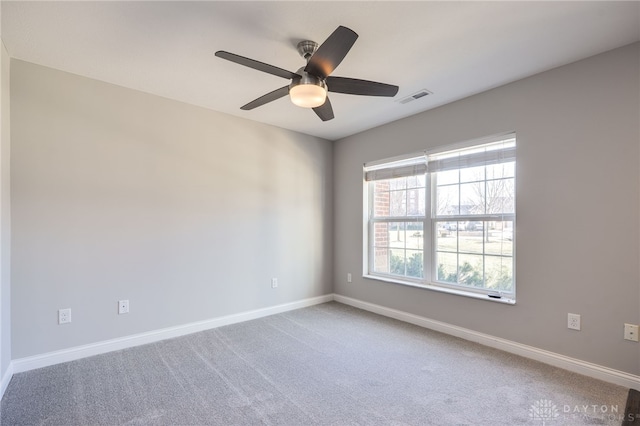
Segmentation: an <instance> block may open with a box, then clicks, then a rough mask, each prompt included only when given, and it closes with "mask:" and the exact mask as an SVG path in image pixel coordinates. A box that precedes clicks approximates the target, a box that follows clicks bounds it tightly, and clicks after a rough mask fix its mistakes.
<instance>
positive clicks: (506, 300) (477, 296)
mask: <svg viewBox="0 0 640 426" xmlns="http://www.w3.org/2000/svg"><path fill="white" fill-rule="evenodd" d="M362 278H366V279H370V280H376V281H383V282H387V283H391V284H400V285H406V286H408V287H415V288H421V289H425V290H431V291H437V292H440V293H447V294H454V295H456V296H464V297H470V298H472V299H479V300H487V301H489V302H497V303H503V304H506V305H515V304H516V301H515V299H512V298H508V297H504V296H503V297H501V298H500V299H498V298H494V297H489V296H487V295H486V294H479V293H474V292H471V291H464V290H456V289H452V288H447V287H440V286H438V285H435V284H418V283H412V282H409V281H402V280H395V279H393V278H389V277H381V276H377V275H366V274H365V275H363V276H362Z"/></svg>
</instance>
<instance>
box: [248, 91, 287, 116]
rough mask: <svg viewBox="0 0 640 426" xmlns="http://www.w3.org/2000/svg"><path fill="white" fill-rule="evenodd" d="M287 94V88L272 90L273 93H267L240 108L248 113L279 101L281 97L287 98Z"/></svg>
mask: <svg viewBox="0 0 640 426" xmlns="http://www.w3.org/2000/svg"><path fill="white" fill-rule="evenodd" d="M288 94H289V86H284V87H281V88H279V89H276V90H274V91H273V92H269V93H267V94H266V95H262V96H260V97H259V98H258V99H255V100H253V101H251V102H249V103H248V104H246V105H243V106H241V107H240V109H243V110H245V111H249V110H250V109H254V108H257V107H259V106H262V105H264V104H268V103H269V102H272V101H275V100H276V99H280V98H281V97H283V96H287V95H288Z"/></svg>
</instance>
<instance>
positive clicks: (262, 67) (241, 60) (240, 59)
mask: <svg viewBox="0 0 640 426" xmlns="http://www.w3.org/2000/svg"><path fill="white" fill-rule="evenodd" d="M216 56H217V57H218V58H222V59H226V60H227V61H231V62H235V63H236V64H240V65H244V66H245V67H249V68H253V69H254V70H258V71H262V72H266V73H267V74H272V75H276V76H278V77H282V78H289V79H292V78H294V77H300V76H299V75H298V74H296V73H293V72H291V71H287V70H284V69H282V68H278V67H275V66H273V65H269V64H265V63H264V62H260V61H256V60H254V59H249V58H245V57H244V56H240V55H236V54H235V53H229V52H225V51H224V50H218V51H217V52H216Z"/></svg>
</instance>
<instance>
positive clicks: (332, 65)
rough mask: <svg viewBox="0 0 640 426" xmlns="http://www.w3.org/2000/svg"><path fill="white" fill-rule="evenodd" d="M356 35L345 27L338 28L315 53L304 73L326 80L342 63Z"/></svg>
mask: <svg viewBox="0 0 640 426" xmlns="http://www.w3.org/2000/svg"><path fill="white" fill-rule="evenodd" d="M357 39H358V34H356V33H355V32H353V31H352V30H350V29H349V28H347V27H343V26H339V27H338V28H337V29H336V30H335V31H334V32H333V33H331V35H330V36H329V38H327V39H326V40H325V41H324V43H322V44H321V45H320V47H318V50H316V51H315V53H314V54H313V56H311V59H309V62H308V63H307V66H306V67H305V69H304V70H305V71H306V72H308V73H309V74H312V75H315V76H316V77H320V78H326V77H327V76H328V75H329V74H331V73H332V72H333V70H334V69H336V67H337V66H338V65H339V64H340V62H342V60H343V59H344V57H345V56H346V55H347V53H348V52H349V50H351V46H353V43H355V42H356V40H357Z"/></svg>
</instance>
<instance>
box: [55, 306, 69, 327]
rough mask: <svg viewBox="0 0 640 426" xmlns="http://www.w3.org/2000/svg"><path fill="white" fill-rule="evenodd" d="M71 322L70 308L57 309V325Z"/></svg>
mask: <svg viewBox="0 0 640 426" xmlns="http://www.w3.org/2000/svg"><path fill="white" fill-rule="evenodd" d="M70 322H71V308H67V309H58V324H68V323H70Z"/></svg>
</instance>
